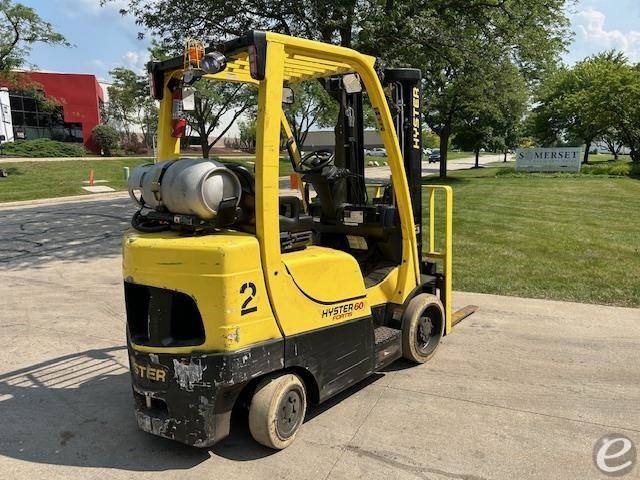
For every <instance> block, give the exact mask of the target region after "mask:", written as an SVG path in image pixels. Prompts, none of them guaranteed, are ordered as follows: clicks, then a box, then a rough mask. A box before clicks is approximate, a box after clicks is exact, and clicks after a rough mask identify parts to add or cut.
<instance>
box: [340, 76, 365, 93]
mask: <svg viewBox="0 0 640 480" xmlns="http://www.w3.org/2000/svg"><path fill="white" fill-rule="evenodd" d="M342 87H343V88H344V91H345V92H347V93H360V92H362V82H361V81H360V76H359V75H358V74H357V73H347V74H346V75H343V76H342Z"/></svg>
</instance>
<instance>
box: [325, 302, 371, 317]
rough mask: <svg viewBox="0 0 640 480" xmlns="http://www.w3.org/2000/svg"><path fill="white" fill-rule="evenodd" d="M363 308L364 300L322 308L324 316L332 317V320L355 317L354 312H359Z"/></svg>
mask: <svg viewBox="0 0 640 480" xmlns="http://www.w3.org/2000/svg"><path fill="white" fill-rule="evenodd" d="M363 308H364V302H363V301H357V302H351V303H345V304H343V305H337V306H335V307H330V308H325V309H324V310H322V318H331V320H343V319H345V318H351V317H353V315H354V312H358V310H362V309H363Z"/></svg>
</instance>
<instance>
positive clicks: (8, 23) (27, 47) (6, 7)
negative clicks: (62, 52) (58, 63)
mask: <svg viewBox="0 0 640 480" xmlns="http://www.w3.org/2000/svg"><path fill="white" fill-rule="evenodd" d="M34 43H45V44H49V45H64V46H70V45H71V44H70V43H69V42H68V41H67V40H66V39H65V37H64V36H63V35H61V34H60V33H57V32H56V31H55V30H54V29H53V26H52V25H51V24H50V23H49V22H46V21H45V20H43V19H42V18H40V16H39V15H38V14H37V13H36V11H35V10H34V9H33V8H30V7H27V6H25V5H22V4H20V3H13V2H11V0H0V74H7V73H8V72H10V71H11V70H13V69H16V68H19V67H21V66H22V65H23V64H24V62H25V59H26V57H27V56H28V55H29V52H30V51H31V46H32V45H33V44H34Z"/></svg>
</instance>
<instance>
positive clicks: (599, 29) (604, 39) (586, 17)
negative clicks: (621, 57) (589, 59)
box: [574, 8, 640, 61]
mask: <svg viewBox="0 0 640 480" xmlns="http://www.w3.org/2000/svg"><path fill="white" fill-rule="evenodd" d="M605 21H606V16H605V14H604V13H602V12H600V11H599V10H596V9H594V8H587V9H585V10H581V11H579V12H578V13H576V14H575V15H574V24H575V27H576V31H577V33H578V35H579V37H582V38H581V39H580V38H578V39H577V41H578V42H580V41H581V40H582V41H586V42H587V43H589V44H590V46H592V47H595V48H597V49H598V51H602V50H609V49H615V50H621V51H622V52H624V53H625V54H626V55H627V56H628V57H629V59H630V60H631V61H639V60H640V31H635V30H630V31H628V32H622V31H620V30H607V29H606V28H605Z"/></svg>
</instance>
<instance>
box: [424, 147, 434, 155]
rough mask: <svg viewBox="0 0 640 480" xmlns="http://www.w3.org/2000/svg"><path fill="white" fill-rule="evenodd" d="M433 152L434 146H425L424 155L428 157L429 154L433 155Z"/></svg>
mask: <svg viewBox="0 0 640 480" xmlns="http://www.w3.org/2000/svg"><path fill="white" fill-rule="evenodd" d="M431 152H433V149H432V148H423V149H422V155H425V156H427V157H428V156H429V155H431Z"/></svg>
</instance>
